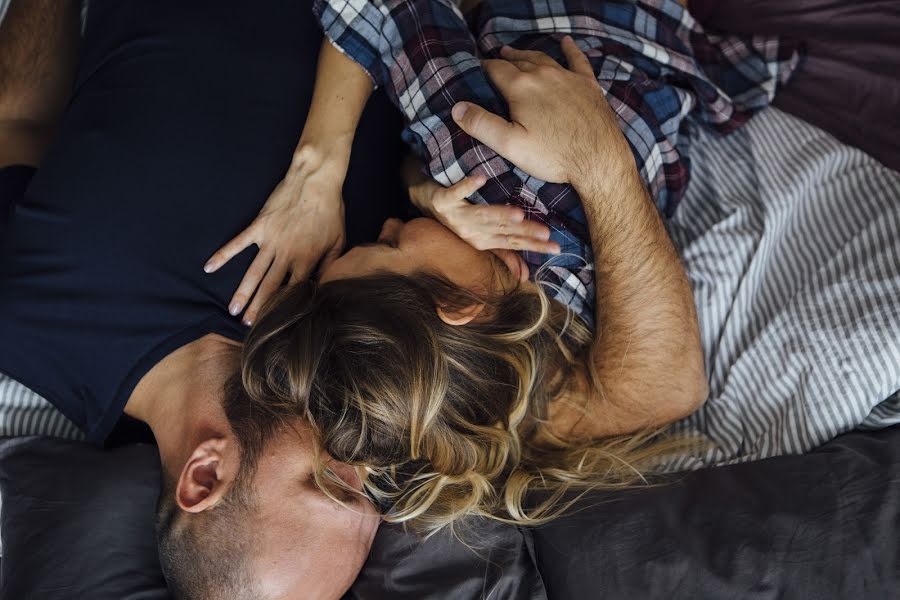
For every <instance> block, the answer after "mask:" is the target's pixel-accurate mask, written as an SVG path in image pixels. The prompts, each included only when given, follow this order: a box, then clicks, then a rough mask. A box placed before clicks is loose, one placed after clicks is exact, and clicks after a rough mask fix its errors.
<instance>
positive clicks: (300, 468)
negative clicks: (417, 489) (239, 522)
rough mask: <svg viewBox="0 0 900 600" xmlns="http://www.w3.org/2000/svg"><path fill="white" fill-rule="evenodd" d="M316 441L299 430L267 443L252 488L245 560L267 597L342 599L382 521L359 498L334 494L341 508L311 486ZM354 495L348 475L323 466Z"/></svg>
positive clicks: (342, 468) (354, 482) (345, 469)
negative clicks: (249, 550)
mask: <svg viewBox="0 0 900 600" xmlns="http://www.w3.org/2000/svg"><path fill="white" fill-rule="evenodd" d="M315 460H316V459H315V453H314V449H313V438H312V434H311V432H310V431H309V428H308V427H306V426H304V425H300V424H298V425H297V427H296V429H292V428H286V429H284V430H282V431H280V432H279V433H277V434H276V435H274V436H273V437H272V439H271V440H270V441H269V443H268V444H267V446H266V447H265V449H264V450H263V452H262V453H261V455H260V457H259V463H258V465H257V470H256V473H255V475H254V477H253V481H252V484H251V486H252V493H253V495H254V497H255V502H254V504H255V507H254V508H255V510H254V511H252V514H253V516H252V518H253V519H254V520H255V521H256V522H255V523H253V524H252V526H251V527H250V528H248V530H250V531H254V532H255V539H254V540H253V544H252V545H251V547H252V548H253V549H254V555H253V556H252V557H248V558H249V560H250V562H249V567H250V569H252V570H253V571H254V572H255V573H256V576H257V577H256V579H257V581H260V582H262V584H263V590H262V591H263V592H264V593H265V595H264V597H266V598H283V599H289V598H291V599H292V598H323V599H324V598H335V599H337V598H340V597H341V596H342V595H343V593H344V592H345V591H346V590H347V589H348V588H349V586H350V584H351V583H352V582H353V581H354V579H356V576H357V574H358V573H359V570H360V569H361V568H362V564H363V562H364V561H365V559H366V556H367V555H368V553H369V549H370V547H371V545H372V540H373V539H374V537H375V532H376V530H377V529H378V524H379V515H378V512H377V511H376V509H375V507H374V506H373V505H372V504H371V502H369V501H368V500H366V499H365V498H363V497H362V496H360V495H356V494H342V493H341V492H340V491H339V490H338V491H337V492H336V495H337V497H338V498H341V499H342V500H344V502H345V504H346V507H345V506H341V505H340V504H338V503H336V502H335V501H334V500H332V499H331V498H329V497H328V496H327V495H326V494H325V493H324V492H323V491H322V490H321V489H319V487H318V486H317V485H316V483H315V480H314V478H313V472H314V469H315ZM328 466H329V467H330V468H331V469H332V471H334V472H335V474H337V475H338V476H339V477H340V478H341V479H342V480H344V482H345V483H347V484H349V485H351V486H352V487H353V488H354V489H356V490H362V484H361V482H360V480H359V478H358V477H357V476H356V473H355V471H354V469H353V468H351V467H349V466H347V465H342V464H340V463H336V462H334V461H332V462H331V463H329V465H328Z"/></svg>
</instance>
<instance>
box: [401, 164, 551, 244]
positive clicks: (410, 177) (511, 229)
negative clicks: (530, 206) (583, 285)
mask: <svg viewBox="0 0 900 600" xmlns="http://www.w3.org/2000/svg"><path fill="white" fill-rule="evenodd" d="M406 173H407V181H408V184H409V198H410V200H411V201H412V203H413V204H414V205H415V206H416V207H417V208H418V209H419V210H421V211H422V212H423V213H425V214H427V215H430V216H432V217H434V218H435V219H437V220H438V221H440V222H441V223H443V224H444V225H445V226H446V227H447V228H448V229H450V231H452V232H453V233H455V234H456V235H458V236H459V237H460V238H462V239H463V240H464V241H466V242H468V243H469V245H471V246H472V247H474V248H476V249H478V250H523V251H531V252H540V253H543V254H558V253H559V244H557V243H556V242H551V241H548V240H549V239H550V228H549V227H547V226H546V225H543V224H541V223H538V222H537V221H529V220H526V219H525V211H524V210H522V209H521V208H518V207H516V206H492V205H486V204H471V203H469V201H468V200H466V198H468V197H469V196H471V195H472V194H474V193H475V192H476V191H477V190H479V189H480V188H481V186H483V185H484V184H485V182H486V179H485V178H484V177H483V176H481V175H478V176H475V177H466V178H465V179H463V180H462V181H460V182H459V183H456V184H455V185H452V186H450V187H448V188H445V187H442V186H441V185H439V184H438V183H437V182H435V181H434V180H433V179H430V178H428V177H425V176H424V175H422V174H421V172H420V171H418V169H415V167H414V166H412V165H411V164H410V163H407V166H406Z"/></svg>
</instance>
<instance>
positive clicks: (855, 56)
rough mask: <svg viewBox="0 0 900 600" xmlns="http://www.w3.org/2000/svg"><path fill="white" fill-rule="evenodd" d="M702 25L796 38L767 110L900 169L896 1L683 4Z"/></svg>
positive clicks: (708, 0) (697, 0)
mask: <svg viewBox="0 0 900 600" xmlns="http://www.w3.org/2000/svg"><path fill="white" fill-rule="evenodd" d="M689 7H690V11H691V13H692V14H694V16H695V17H697V20H698V21H700V22H701V23H702V24H703V25H704V26H705V27H707V28H710V29H715V30H719V31H728V32H732V33H744V34H756V33H759V34H774V35H779V36H783V37H788V38H793V39H796V40H801V41H803V42H804V43H805V45H806V57H805V59H804V62H803V64H802V65H801V67H800V69H798V71H797V73H796V74H795V75H794V77H793V78H792V79H791V81H790V83H789V84H788V85H787V86H786V87H785V88H784V89H783V90H781V91H780V92H779V93H778V96H777V97H776V98H775V102H774V103H773V105H774V106H776V107H778V108H780V109H782V110H784V111H786V112H789V113H791V114H793V115H795V116H798V117H800V118H801V119H803V120H805V121H808V122H810V123H812V124H813V125H816V126H818V127H821V128H822V129H824V130H825V131H827V132H829V133H831V134H832V135H834V136H835V137H836V138H838V139H839V140H841V141H842V142H844V143H846V144H850V145H851V146H856V147H857V148H860V149H862V150H863V151H865V152H866V153H868V154H871V155H872V156H874V157H875V158H877V159H878V160H880V161H881V162H882V163H884V164H885V165H886V166H888V167H890V168H892V169H894V170H895V171H900V118H898V116H897V114H898V107H900V78H898V76H897V73H898V72H900V2H897V0H852V1H849V0H847V1H835V0H690V2H689Z"/></svg>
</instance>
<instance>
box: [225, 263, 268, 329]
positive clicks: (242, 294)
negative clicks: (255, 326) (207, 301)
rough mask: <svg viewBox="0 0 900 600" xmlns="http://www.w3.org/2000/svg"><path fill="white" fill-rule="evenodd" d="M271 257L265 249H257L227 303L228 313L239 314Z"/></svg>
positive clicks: (260, 278)
mask: <svg viewBox="0 0 900 600" xmlns="http://www.w3.org/2000/svg"><path fill="white" fill-rule="evenodd" d="M273 259H274V256H273V255H271V254H269V253H268V252H266V251H265V250H260V251H259V254H257V255H256V258H254V259H253V262H252V263H251V264H250V268H249V269H247V272H246V273H244V278H243V279H242V280H241V284H240V285H239V286H238V289H237V291H236V292H235V293H234V296H232V297H231V303H230V304H229V305H228V312H229V313H231V314H232V315H235V316H237V315H238V314H240V312H241V311H242V310H243V309H244V306H245V305H246V304H247V300H249V299H250V297H251V296H252V295H253V291H254V290H255V289H256V287H257V286H258V285H259V282H260V281H262V278H263V277H265V275H266V271H268V270H269V266H270V265H271V264H272V260H273Z"/></svg>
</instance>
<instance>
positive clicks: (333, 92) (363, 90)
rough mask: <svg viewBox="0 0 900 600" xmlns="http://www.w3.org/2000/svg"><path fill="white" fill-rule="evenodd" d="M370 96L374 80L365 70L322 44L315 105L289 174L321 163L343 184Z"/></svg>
mask: <svg viewBox="0 0 900 600" xmlns="http://www.w3.org/2000/svg"><path fill="white" fill-rule="evenodd" d="M371 95H372V80H371V79H369V76H368V75H367V74H366V72H365V71H364V70H363V68H362V67H360V66H359V65H358V64H357V63H356V62H354V61H353V60H352V59H350V58H349V57H347V56H345V55H344V54H342V53H341V51H340V50H338V49H337V48H335V47H334V46H333V45H332V44H331V43H330V42H329V41H328V40H327V39H324V40H322V49H321V50H320V51H319V64H318V67H317V70H316V85H315V89H314V91H313V98H312V103H311V104H310V107H309V114H308V115H307V117H306V124H305V125H304V126H303V133H302V134H301V136H300V142H299V143H298V144H297V149H296V151H295V152H294V160H293V161H292V163H291V167H290V169H289V171H288V174H289V175H290V172H291V171H294V170H302V169H303V168H304V167H308V166H309V163H310V161H313V162H316V161H317V160H318V161H321V162H328V163H330V164H329V168H330V169H332V170H334V171H335V174H336V175H339V176H340V179H341V181H342V182H343V180H344V177H345V176H346V174H347V167H348V165H349V164H350V149H351V147H352V146H353V137H354V136H355V135H356V128H357V126H358V125H359V119H360V117H361V116H362V113H363V109H364V108H365V107H366V102H368V101H369V96H371Z"/></svg>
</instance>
